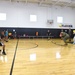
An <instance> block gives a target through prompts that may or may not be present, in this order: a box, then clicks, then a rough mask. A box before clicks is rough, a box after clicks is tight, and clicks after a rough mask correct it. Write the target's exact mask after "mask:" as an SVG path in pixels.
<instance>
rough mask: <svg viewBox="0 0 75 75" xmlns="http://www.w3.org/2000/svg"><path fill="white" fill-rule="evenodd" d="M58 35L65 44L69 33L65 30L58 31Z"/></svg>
mask: <svg viewBox="0 0 75 75" xmlns="http://www.w3.org/2000/svg"><path fill="white" fill-rule="evenodd" d="M60 37H61V38H62V40H63V41H64V43H65V45H67V39H69V34H67V33H65V32H61V33H60Z"/></svg>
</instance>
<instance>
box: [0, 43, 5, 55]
mask: <svg viewBox="0 0 75 75" xmlns="http://www.w3.org/2000/svg"><path fill="white" fill-rule="evenodd" d="M1 44H2V49H3V52H2V54H3V55H6V52H5V44H4V43H1Z"/></svg>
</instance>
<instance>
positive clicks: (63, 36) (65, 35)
mask: <svg viewBox="0 0 75 75" xmlns="http://www.w3.org/2000/svg"><path fill="white" fill-rule="evenodd" d="M50 35H51V32H50V30H48V31H47V36H50ZM59 36H60V37H61V39H62V40H63V41H64V43H65V44H64V45H68V42H67V40H69V42H71V29H69V33H67V32H63V31H61V32H60V34H59ZM48 39H49V37H48Z"/></svg>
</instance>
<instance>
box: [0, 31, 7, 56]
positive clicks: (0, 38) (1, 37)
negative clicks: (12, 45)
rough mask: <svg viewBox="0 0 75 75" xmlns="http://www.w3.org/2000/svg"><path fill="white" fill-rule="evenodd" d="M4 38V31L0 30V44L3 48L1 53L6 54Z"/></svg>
mask: <svg viewBox="0 0 75 75" xmlns="http://www.w3.org/2000/svg"><path fill="white" fill-rule="evenodd" d="M4 40H5V36H4V31H1V32H0V46H2V49H3V51H2V54H3V55H6V52H5V43H4Z"/></svg>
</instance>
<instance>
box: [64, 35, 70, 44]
mask: <svg viewBox="0 0 75 75" xmlns="http://www.w3.org/2000/svg"><path fill="white" fill-rule="evenodd" d="M68 39H69V37H68V36H65V37H64V38H63V41H64V43H65V45H67V40H68Z"/></svg>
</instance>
